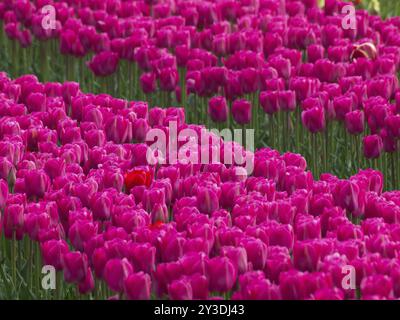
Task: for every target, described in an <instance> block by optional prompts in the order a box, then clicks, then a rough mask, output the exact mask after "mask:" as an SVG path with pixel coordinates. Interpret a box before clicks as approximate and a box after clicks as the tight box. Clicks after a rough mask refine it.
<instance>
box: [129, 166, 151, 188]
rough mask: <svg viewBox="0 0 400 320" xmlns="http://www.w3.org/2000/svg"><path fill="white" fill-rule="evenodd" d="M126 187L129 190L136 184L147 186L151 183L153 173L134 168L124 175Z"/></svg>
mask: <svg viewBox="0 0 400 320" xmlns="http://www.w3.org/2000/svg"><path fill="white" fill-rule="evenodd" d="M124 182H125V188H126V189H127V191H129V190H130V189H132V188H133V187H135V186H146V187H150V185H151V173H150V172H149V171H146V170H132V171H131V172H128V173H126V174H125V176H124Z"/></svg>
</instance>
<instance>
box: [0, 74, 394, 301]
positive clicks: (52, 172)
mask: <svg viewBox="0 0 400 320" xmlns="http://www.w3.org/2000/svg"><path fill="white" fill-rule="evenodd" d="M0 112H1V118H0V136H1V141H0V158H1V163H2V165H1V166H0V167H1V168H2V171H1V172H0V174H1V177H0V178H1V180H0V190H1V193H0V207H1V211H2V214H1V215H0V217H1V224H0V225H1V230H2V236H1V246H0V248H1V249H0V252H1V265H0V271H1V272H0V276H1V277H0V297H1V298H70V299H77V298H88V299H106V298H109V299H164V298H167V299H230V298H231V299H356V298H362V299H398V298H400V263H399V256H400V192H399V191H390V192H383V190H382V189H383V183H384V181H383V179H384V178H383V175H382V174H381V173H380V172H379V171H375V170H372V169H367V170H360V171H359V172H358V173H357V174H356V175H354V176H352V177H351V178H349V179H339V178H338V177H336V176H334V175H332V174H328V173H325V174H323V175H321V177H320V179H319V180H317V179H314V177H313V175H312V173H311V172H310V171H309V170H307V163H306V160H305V159H304V158H303V157H302V156H301V155H299V154H295V153H284V154H280V153H279V152H278V151H275V150H273V149H270V148H262V149H259V150H256V151H255V152H254V157H253V158H254V170H253V173H252V175H249V176H247V175H246V174H244V172H243V170H241V169H243V168H242V167H241V166H238V165H236V164H233V165H228V164H224V163H223V162H214V163H209V164H196V163H191V162H189V163H187V162H185V163H181V162H178V163H176V164H165V165H157V164H153V165H149V163H148V159H147V157H146V153H147V152H146V151H147V149H148V144H146V142H145V133H146V132H148V130H150V128H161V129H162V130H164V131H165V132H166V134H167V135H168V134H169V129H168V126H169V124H170V123H171V121H175V122H176V123H178V130H179V131H180V130H183V129H185V128H192V129H193V130H201V128H202V126H199V125H191V124H186V122H185V112H184V110H183V109H179V108H167V109H162V108H152V109H149V108H148V105H147V104H146V103H144V102H135V101H128V100H124V99H118V98H113V97H112V96H110V95H107V94H99V95H96V94H91V93H83V92H82V91H81V90H80V87H79V84H78V83H74V82H65V83H63V84H61V83H51V82H48V83H41V82H39V81H38V79H37V78H36V77H35V76H33V75H25V76H22V77H19V78H17V79H15V80H12V79H10V78H9V77H8V76H7V75H6V74H5V73H2V74H1V75H0ZM209 135H210V137H211V138H212V135H213V134H212V133H211V132H210V133H209ZM220 143H221V150H223V149H224V148H232V147H233V146H234V145H235V144H234V143H232V142H228V141H221V142H220ZM198 147H199V151H200V149H201V148H202V147H203V146H201V145H199V146H198ZM237 147H240V146H237ZM207 148H210V152H212V151H213V150H212V149H215V148H216V145H213V144H211V145H210V146H208V147H207ZM217 151H220V150H219V149H218V150H217ZM242 152H243V153H247V154H249V153H251V152H250V151H246V150H242ZM221 159H223V160H227V159H224V158H223V157H221ZM42 265H51V266H54V268H55V269H56V270H57V277H56V278H57V285H56V290H54V291H51V290H47V291H46V290H43V289H42V287H41V280H42V274H41V270H42V269H41V268H42ZM348 266H352V267H354V270H355V279H354V280H355V286H354V287H350V288H349V287H344V286H343V277H344V274H343V268H346V267H348Z"/></svg>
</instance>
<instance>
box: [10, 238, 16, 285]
mask: <svg viewBox="0 0 400 320" xmlns="http://www.w3.org/2000/svg"><path fill="white" fill-rule="evenodd" d="M11 246H12V248H11V263H12V271H11V272H12V282H13V286H14V287H15V288H16V287H17V283H16V281H17V240H16V234H15V231H13V236H12V240H11Z"/></svg>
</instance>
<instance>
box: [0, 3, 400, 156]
mask: <svg viewBox="0 0 400 320" xmlns="http://www.w3.org/2000/svg"><path fill="white" fill-rule="evenodd" d="M48 4H51V5H53V6H54V8H55V10H56V18H57V21H56V24H55V27H56V28H55V29H47V30H45V29H43V28H42V22H43V17H44V16H45V13H43V12H42V11H41V8H42V7H43V6H45V5H48ZM344 5H348V2H344V1H339V0H326V1H325V7H324V8H323V9H321V8H319V7H318V4H317V0H303V1H299V0H286V1H285V0H241V1H235V0H220V1H203V0H200V1H198V0H193V1H186V0H168V1H157V0H154V1H153V0H140V1H123V0H107V1H104V0H97V1H89V0H66V1H53V0H36V1H28V0H15V1H12V0H5V1H3V2H2V3H0V19H1V20H3V21H4V28H5V32H6V34H7V35H8V37H9V38H11V39H17V40H18V41H19V42H20V43H21V45H22V46H29V45H30V44H31V42H32V35H33V36H35V37H36V38H37V39H40V40H42V41H44V40H48V39H52V38H57V39H59V44H60V50H61V53H62V54H66V55H73V56H77V57H83V56H86V55H89V54H90V55H93V54H94V56H93V57H92V58H91V60H90V61H88V66H89V68H90V69H91V70H92V71H93V72H94V73H95V74H96V75H98V76H107V75H111V74H113V73H114V72H116V71H117V68H118V64H119V61H120V60H127V61H130V62H132V63H135V64H136V65H137V66H138V68H139V69H140V70H141V72H142V74H141V76H140V86H141V88H142V90H143V92H145V93H150V92H154V91H156V90H161V91H167V92H176V95H177V96H178V100H180V99H181V94H182V91H184V92H186V94H194V95H197V96H201V97H208V98H210V100H209V107H208V108H209V110H208V113H209V115H210V117H211V118H212V120H213V121H215V122H225V121H227V119H228V115H229V113H230V112H231V113H232V116H233V119H234V120H235V122H236V123H239V124H247V123H250V122H251V119H252V116H253V114H254V112H255V111H256V110H257V109H258V108H260V107H261V108H262V110H263V111H264V112H265V113H266V114H269V115H273V114H275V113H277V112H278V111H289V112H290V111H294V110H295V109H296V108H300V107H301V111H302V116H301V120H302V122H303V124H304V126H305V127H306V128H307V129H308V130H309V131H311V132H312V133H317V132H321V131H324V130H326V126H327V123H328V122H330V121H333V120H337V121H339V122H343V123H344V124H345V126H346V128H347V131H348V132H349V133H350V134H354V135H359V134H364V132H365V134H367V136H365V137H364V140H363V143H364V154H365V156H366V157H367V158H377V157H379V156H380V155H381V153H382V152H383V151H386V152H395V151H397V145H398V139H399V138H400V130H399V128H400V126H399V124H400V114H399V113H400V92H399V89H398V79H397V77H396V73H397V72H398V71H399V67H400V35H399V27H400V18H399V17H395V18H391V19H388V20H382V19H381V18H380V17H378V16H371V15H369V14H368V13H367V12H366V11H363V10H357V11H356V22H357V25H356V29H343V27H342V23H343V18H344V14H343V13H342V8H343V6H344ZM371 45H372V47H371ZM182 77H183V79H182ZM252 95H255V98H254V99H253V98H250V97H251V96H252ZM394 100H395V102H394V103H392V101H394ZM227 101H228V102H227ZM230 103H232V104H230ZM229 106H230V107H231V108H229ZM367 127H368V130H367V129H366V128H367Z"/></svg>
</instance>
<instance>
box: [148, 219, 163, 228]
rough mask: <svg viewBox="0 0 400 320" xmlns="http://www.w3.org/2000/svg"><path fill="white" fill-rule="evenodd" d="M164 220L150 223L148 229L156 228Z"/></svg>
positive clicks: (160, 225) (161, 224)
mask: <svg viewBox="0 0 400 320" xmlns="http://www.w3.org/2000/svg"><path fill="white" fill-rule="evenodd" d="M163 224H164V222H162V221H156V222H154V223H153V224H151V225H150V229H158V228H161V227H162V226H163Z"/></svg>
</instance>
